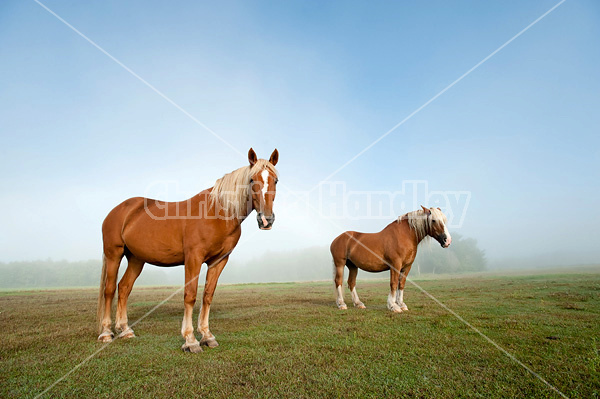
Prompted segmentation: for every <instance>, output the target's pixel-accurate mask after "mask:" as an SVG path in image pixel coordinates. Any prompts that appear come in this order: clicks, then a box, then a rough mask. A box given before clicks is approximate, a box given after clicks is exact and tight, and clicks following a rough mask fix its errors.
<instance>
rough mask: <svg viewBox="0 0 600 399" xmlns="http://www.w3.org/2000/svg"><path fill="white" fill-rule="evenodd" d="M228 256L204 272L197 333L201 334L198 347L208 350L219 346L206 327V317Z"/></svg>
mask: <svg viewBox="0 0 600 399" xmlns="http://www.w3.org/2000/svg"><path fill="white" fill-rule="evenodd" d="M228 259H229V256H226V257H225V258H223V259H221V260H219V261H217V262H215V263H213V264H212V265H210V266H209V267H208V271H207V272H206V284H205V285H204V295H203V296H202V309H200V317H199V318H198V332H199V333H201V334H202V338H201V339H200V345H206V346H208V347H209V348H216V347H217V346H219V343H218V342H217V340H216V338H215V336H214V335H212V333H211V332H210V329H209V327H208V315H209V314H210V304H211V303H212V299H213V295H214V294H215V288H216V286H217V281H218V280H219V276H220V275H221V272H222V271H223V268H224V267H225V265H226V264H227V260H228Z"/></svg>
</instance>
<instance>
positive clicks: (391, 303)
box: [387, 266, 402, 313]
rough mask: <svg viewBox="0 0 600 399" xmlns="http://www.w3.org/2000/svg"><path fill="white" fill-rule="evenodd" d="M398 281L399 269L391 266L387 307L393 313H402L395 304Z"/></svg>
mask: <svg viewBox="0 0 600 399" xmlns="http://www.w3.org/2000/svg"><path fill="white" fill-rule="evenodd" d="M399 280H400V269H399V268H397V267H396V266H393V267H392V268H391V269H390V294H389V295H388V300H387V307H388V309H389V310H391V311H392V312H395V313H400V312H402V309H401V308H400V306H398V304H397V303H396V293H397V291H398V281H399Z"/></svg>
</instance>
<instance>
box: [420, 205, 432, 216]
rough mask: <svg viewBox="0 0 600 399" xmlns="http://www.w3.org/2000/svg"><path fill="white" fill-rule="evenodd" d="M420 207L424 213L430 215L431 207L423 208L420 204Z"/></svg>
mask: <svg viewBox="0 0 600 399" xmlns="http://www.w3.org/2000/svg"><path fill="white" fill-rule="evenodd" d="M421 208H423V212H425V214H426V215H431V209H429V208H425V207H424V206H423V205H421Z"/></svg>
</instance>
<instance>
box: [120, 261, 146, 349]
mask: <svg viewBox="0 0 600 399" xmlns="http://www.w3.org/2000/svg"><path fill="white" fill-rule="evenodd" d="M143 268H144V261H142V260H140V259H138V258H136V257H134V256H132V255H129V256H128V257H127V270H126V271H125V274H124V275H123V277H122V278H121V281H119V301H118V302H117V317H116V321H115V330H116V331H117V332H118V333H120V334H119V338H133V337H135V334H134V333H133V330H132V329H131V327H129V326H128V324H127V323H128V321H127V299H128V298H129V294H130V293H131V289H132V288H133V283H135V280H136V279H137V278H138V276H139V275H140V273H141V272H142V269H143Z"/></svg>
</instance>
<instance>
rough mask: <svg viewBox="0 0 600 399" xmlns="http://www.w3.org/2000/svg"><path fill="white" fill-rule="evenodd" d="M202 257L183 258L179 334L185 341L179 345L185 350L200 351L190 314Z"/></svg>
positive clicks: (188, 256)
mask: <svg viewBox="0 0 600 399" xmlns="http://www.w3.org/2000/svg"><path fill="white" fill-rule="evenodd" d="M203 261H204V259H202V258H201V257H199V256H190V255H187V256H186V260H185V287H184V291H183V303H184V311H183V322H182V323H181V335H182V336H183V339H185V343H184V344H183V345H182V346H181V349H183V350H184V351H185V352H192V353H197V352H202V348H201V347H200V343H199V342H198V340H197V339H196V336H195V335H194V326H193V323H192V314H193V312H194V304H195V303H196V295H197V293H198V276H199V275H200V267H201V266H202V262H203Z"/></svg>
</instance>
